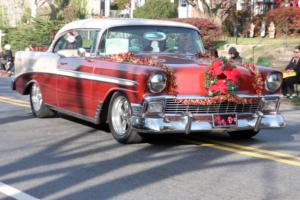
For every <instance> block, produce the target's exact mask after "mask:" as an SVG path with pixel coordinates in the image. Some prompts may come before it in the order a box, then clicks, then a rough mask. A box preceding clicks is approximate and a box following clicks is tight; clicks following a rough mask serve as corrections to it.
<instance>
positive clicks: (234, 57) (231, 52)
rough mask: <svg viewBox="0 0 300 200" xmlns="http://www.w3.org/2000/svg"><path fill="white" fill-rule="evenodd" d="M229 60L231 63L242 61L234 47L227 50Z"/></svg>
mask: <svg viewBox="0 0 300 200" xmlns="http://www.w3.org/2000/svg"><path fill="white" fill-rule="evenodd" d="M228 54H229V59H230V60H232V61H242V58H241V57H240V53H239V52H238V51H237V49H236V48H235V47H230V48H229V50H228Z"/></svg>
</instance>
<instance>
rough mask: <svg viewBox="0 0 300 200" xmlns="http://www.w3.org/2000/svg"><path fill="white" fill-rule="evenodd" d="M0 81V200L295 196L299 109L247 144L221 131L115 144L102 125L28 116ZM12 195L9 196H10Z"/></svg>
mask: <svg viewBox="0 0 300 200" xmlns="http://www.w3.org/2000/svg"><path fill="white" fill-rule="evenodd" d="M9 84H10V79H9V78H0V155H1V157H0V199H1V200H4V199H5V200H8V199H14V198H15V199H20V200H33V199H59V200H65V199H68V200H102V199H122V200H123V199H124V200H125V199H128V200H133V199H153V200H160V199H163V200H165V199H166V200H167V199H170V200H177V199H178V200H182V199H184V200H189V199H195V200H199V199H201V200H203V199H209V200H212V199H239V200H240V199H243V200H245V199H266V200H268V199H272V200H273V199H291V200H295V199H299V197H300V190H299V187H300V123H299V121H300V108H299V107H291V106H283V107H282V109H281V111H282V113H283V115H284V116H285V118H286V121H287V127H286V128H284V129H277V130H263V131H261V133H260V134H259V135H257V136H256V137H255V138H254V139H251V140H232V139H230V138H229V137H228V136H227V135H226V134H203V133H201V134H200V133H199V134H194V135H191V136H188V137H186V136H183V135H176V136H165V137H162V136H160V137H155V138H154V137H151V138H150V139H148V140H147V141H146V142H144V143H141V144H133V145H122V144H118V143H117V142H116V141H115V140H114V139H113V138H112V136H111V135H110V133H109V131H108V129H107V127H95V126H93V125H91V124H89V123H85V122H83V121H79V120H75V119H72V118H68V117H60V118H51V119H36V118H34V117H33V116H32V115H31V111H30V108H29V104H28V96H20V95H18V94H16V93H14V92H12V91H11V90H10V88H9ZM12 197H14V198H12Z"/></svg>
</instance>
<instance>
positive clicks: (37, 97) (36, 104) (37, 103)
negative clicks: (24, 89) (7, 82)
mask: <svg viewBox="0 0 300 200" xmlns="http://www.w3.org/2000/svg"><path fill="white" fill-rule="evenodd" d="M31 101H32V106H33V109H34V110H35V111H39V110H40V109H41V106H42V103H43V98H42V94H41V90H40V88H39V87H38V86H37V85H36V84H33V86H32V89H31Z"/></svg>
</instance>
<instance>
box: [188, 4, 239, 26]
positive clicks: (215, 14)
mask: <svg viewBox="0 0 300 200" xmlns="http://www.w3.org/2000/svg"><path fill="white" fill-rule="evenodd" d="M186 1H187V3H188V4H190V5H191V6H193V7H194V8H196V10H197V12H198V14H199V16H201V17H205V18H210V19H213V20H214V21H215V22H217V23H218V24H222V22H223V21H224V20H225V19H226V18H227V16H228V15H229V13H230V12H232V11H233V10H234V9H235V6H236V3H237V0H226V1H224V0H186Z"/></svg>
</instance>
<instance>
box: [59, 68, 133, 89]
mask: <svg viewBox="0 0 300 200" xmlns="http://www.w3.org/2000/svg"><path fill="white" fill-rule="evenodd" d="M57 72H58V73H57V74H58V75H63V76H69V77H74V78H80V79H87V80H94V81H99V82H105V83H113V84H118V85H123V86H137V85H138V83H137V82H136V81H132V80H128V79H122V78H116V77H112V76H105V75H99V74H90V73H84V72H76V71H72V70H62V69H58V70H57Z"/></svg>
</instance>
